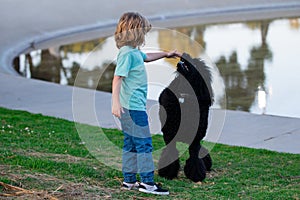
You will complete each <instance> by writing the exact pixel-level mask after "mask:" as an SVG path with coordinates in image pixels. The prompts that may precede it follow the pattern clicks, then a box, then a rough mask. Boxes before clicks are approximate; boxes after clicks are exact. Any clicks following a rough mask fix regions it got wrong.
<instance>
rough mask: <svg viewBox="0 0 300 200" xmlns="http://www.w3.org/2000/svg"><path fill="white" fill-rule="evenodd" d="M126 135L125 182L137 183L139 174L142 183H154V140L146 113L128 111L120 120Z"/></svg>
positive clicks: (124, 148) (124, 154)
mask: <svg viewBox="0 0 300 200" xmlns="http://www.w3.org/2000/svg"><path fill="white" fill-rule="evenodd" d="M120 121H121V126H122V131H123V134H124V146H123V154H122V172H123V176H124V181H125V182H136V181H137V179H136V174H137V173H139V174H140V177H141V182H144V183H149V182H151V183H152V182H154V163H153V158H152V150H153V148H152V138H151V134H150V130H149V125H148V115H147V113H146V111H136V110H127V109H125V108H124V113H122V116H121V118H120Z"/></svg>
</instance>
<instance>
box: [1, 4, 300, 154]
mask: <svg viewBox="0 0 300 200" xmlns="http://www.w3.org/2000/svg"><path fill="white" fill-rule="evenodd" d="M129 10H131V11H132V10H135V11H139V12H141V13H142V14H144V15H146V16H147V17H148V18H149V19H150V20H151V22H152V23H153V25H154V26H160V27H172V26H177V25H183V24H184V25H188V24H199V23H211V22H223V21H237V20H238V21H240V20H250V19H262V18H272V17H289V16H297V15H298V14H299V13H300V2H299V1H292V0H286V1H284V3H282V1H281V0H272V1H267V0H265V1H261V0H248V1H243V3H241V1H239V0H228V1H226V2H225V1H224V2H223V1H218V0H212V1H205V2H203V1H201V2H199V1H197V0H188V1H176V0H172V1H171V0H166V1H157V0H152V1H145V2H141V1H138V0H133V1H116V2H112V1H108V0H102V1H96V0H87V1H81V2H80V1H78V2H76V3H74V1H72V0H60V1H58V0H57V1H37V0H27V1H22V0H14V1H11V0H2V2H1V7H0V27H1V32H0V36H1V37H0V72H1V73H0V106H1V107H6V108H10V109H18V110H26V111H29V112H32V113H42V114H44V115H49V116H55V117H59V118H64V119H68V120H74V121H78V122H81V123H87V124H91V125H100V126H102V127H117V123H116V121H115V120H114V118H113V117H112V115H111V113H110V99H111V96H110V94H109V93H104V92H98V91H97V92H95V91H92V90H87V89H81V88H75V90H74V88H73V87H70V86H61V85H56V84H53V83H47V82H43V81H38V80H28V79H24V78H21V77H18V76H16V74H15V72H14V71H13V70H12V68H11V61H12V59H13V58H14V56H16V55H18V54H19V53H21V52H24V51H30V50H32V49H33V48H36V49H39V48H43V47H50V46H57V45H60V44H65V43H69V42H75V41H80V40H83V39H84V38H85V37H86V34H88V35H89V37H100V36H104V35H111V34H112V33H113V31H114V28H115V24H116V22H117V20H118V18H119V17H120V15H121V14H122V13H123V12H125V11H129ZM87 99H88V101H87ZM211 116H212V119H214V117H215V116H217V117H220V118H221V121H220V123H219V124H218V127H217V128H215V127H214V126H211V128H210V129H209V134H208V137H207V140H210V141H217V142H219V143H224V144H229V145H237V146H247V147H253V148H264V149H269V150H275V151H280V152H288V153H300V146H299V141H300V119H297V118H286V117H276V116H268V115H254V114H250V113H245V112H237V111H226V113H225V111H222V110H212V114H211ZM224 116H225V117H224ZM223 120H224V121H223ZM223 122H224V123H223ZM220 124H221V125H222V127H220V126H219V125H220Z"/></svg>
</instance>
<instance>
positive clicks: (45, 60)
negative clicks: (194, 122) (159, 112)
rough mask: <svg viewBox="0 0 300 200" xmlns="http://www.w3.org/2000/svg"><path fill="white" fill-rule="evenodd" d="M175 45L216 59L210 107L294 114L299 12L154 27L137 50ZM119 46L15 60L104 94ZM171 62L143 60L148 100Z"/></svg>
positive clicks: (77, 47)
mask: <svg viewBox="0 0 300 200" xmlns="http://www.w3.org/2000/svg"><path fill="white" fill-rule="evenodd" d="M191 41H192V42H191ZM174 48H176V49H178V50H180V51H186V52H189V53H190V54H191V55H193V56H196V57H203V56H204V57H205V56H208V57H209V58H210V60H211V61H212V62H213V63H215V64H216V66H217V68H218V70H219V72H220V74H221V76H222V78H223V80H221V79H220V78H218V76H217V75H216V76H215V77H216V78H215V81H214V89H215V92H216V93H217V102H216V104H215V105H214V106H215V107H221V108H227V109H230V110H243V111H247V112H251V113H256V114H272V115H279V116H289V117H300V106H298V102H300V93H299V89H298V86H300V79H299V78H298V76H299V75H300V73H299V72H300V64H299V63H300V62H299V61H300V59H299V50H298V49H299V48H300V19H299V18H293V19H274V20H264V21H254V22H247V23H244V22H243V23H231V24H212V25H211V24H208V25H198V26H188V27H180V28H175V29H173V31H172V30H165V29H153V30H152V31H151V32H150V33H149V35H148V36H147V38H146V46H145V47H144V48H143V50H144V51H146V52H149V51H155V50H162V49H163V50H165V49H174ZM117 52H118V49H117V48H116V47H115V43H114V39H113V37H107V38H99V39H95V40H89V41H86V42H80V43H75V44H69V45H64V46H59V47H51V48H49V49H43V50H36V51H32V52H30V53H28V54H24V55H20V56H19V57H18V58H16V59H15V60H14V66H15V68H16V70H17V71H18V72H19V73H20V74H22V75H23V76H24V77H26V78H35V79H41V80H45V81H51V82H55V83H59V84H63V85H74V84H75V85H76V86H79V87H85V88H91V89H97V90H102V91H108V92H110V91H111V80H112V77H113V71H114V68H115V59H116V55H117ZM205 58H206V59H208V58H207V57H205ZM176 62H177V60H170V59H169V60H165V59H164V60H160V61H156V62H154V63H150V64H147V65H146V67H147V71H148V78H149V96H148V98H150V99H157V97H158V95H159V93H160V91H161V90H162V88H164V87H165V86H167V85H168V83H169V82H170V81H171V80H172V78H173V77H174V76H175V74H174V71H175V68H174V66H175V64H176ZM223 84H224V85H225V91H226V101H225V100H224V98H223V95H224V94H223V92H224V89H223V87H222V85H223Z"/></svg>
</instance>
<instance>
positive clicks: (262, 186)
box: [0, 108, 300, 199]
mask: <svg viewBox="0 0 300 200" xmlns="http://www.w3.org/2000/svg"><path fill="white" fill-rule="evenodd" d="M0 120H1V126H0V199H1V198H3V199H157V198H159V199H300V155H299V154H286V153H278V152H273V151H267V150H258V149H251V148H244V147H233V146H227V145H221V144H216V145H215V146H214V148H213V149H212V151H211V157H212V158H213V170H212V171H211V172H209V173H208V174H207V178H206V179H205V181H204V182H202V183H193V182H191V181H190V180H188V179H186V178H185V176H184V174H183V173H182V170H181V171H180V174H179V178H178V179H175V180H172V181H169V180H165V179H163V178H160V177H158V176H157V175H156V177H155V179H156V181H157V182H159V183H161V184H162V185H163V186H164V187H165V188H168V189H169V190H170V195H169V196H153V195H148V194H142V193H139V192H138V191H122V190H120V185H121V182H122V173H121V172H120V171H119V170H117V169H118V168H120V166H118V162H120V155H119V153H120V149H121V147H122V133H121V131H119V130H116V129H103V128H99V127H93V126H88V125H83V124H75V123H74V122H70V121H67V120H63V119H57V118H53V117H47V116H43V115H40V114H31V113H28V112H24V111H14V110H8V109H4V108H0ZM99 140H101V141H102V142H101V141H99ZM103 141H105V142H103ZM98 142H99V143H98ZM105 144H110V146H111V144H114V147H115V148H114V149H112V150H109V148H110V147H109V145H108V147H105ZM207 144H208V143H207ZM153 145H154V149H161V148H162V147H163V146H164V143H163V140H162V137H161V136H159V135H155V136H153ZM105 155H106V157H105ZM187 156H188V154H187V153H186V152H185V153H183V155H182V156H181V164H182V166H183V165H184V161H185V160H186V158H187ZM114 162H116V164H115V165H114V164H112V165H111V163H114Z"/></svg>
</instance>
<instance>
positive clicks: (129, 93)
mask: <svg viewBox="0 0 300 200" xmlns="http://www.w3.org/2000/svg"><path fill="white" fill-rule="evenodd" d="M146 57H147V55H146V54H145V53H143V52H142V51H140V50H139V49H136V48H133V47H130V46H123V47H121V48H120V51H119V54H118V57H117V67H116V70H115V75H116V76H122V77H124V78H123V81H122V85H121V90H120V103H121V105H122V107H124V108H126V109H129V110H141V111H145V110H146V102H147V90H148V85H147V82H148V81H147V72H146V69H145V64H144V60H145V59H146Z"/></svg>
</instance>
